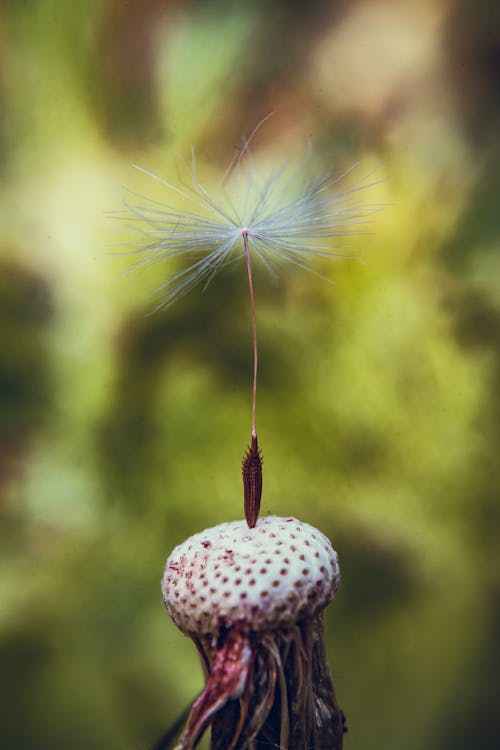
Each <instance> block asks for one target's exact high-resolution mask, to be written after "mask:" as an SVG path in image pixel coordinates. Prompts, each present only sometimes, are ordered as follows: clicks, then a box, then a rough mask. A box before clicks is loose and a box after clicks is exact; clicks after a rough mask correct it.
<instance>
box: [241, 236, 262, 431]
mask: <svg viewBox="0 0 500 750" xmlns="http://www.w3.org/2000/svg"><path fill="white" fill-rule="evenodd" d="M241 236H242V237H243V246H244V248H245V257H246V261H247V273H248V288H249V290H250V304H251V306H252V334H253V388H252V438H256V437H257V421H256V414H257V364H258V357H257V322H256V318H255V296H254V293H253V279H252V263H251V261H250V250H249V248H248V229H242V230H241Z"/></svg>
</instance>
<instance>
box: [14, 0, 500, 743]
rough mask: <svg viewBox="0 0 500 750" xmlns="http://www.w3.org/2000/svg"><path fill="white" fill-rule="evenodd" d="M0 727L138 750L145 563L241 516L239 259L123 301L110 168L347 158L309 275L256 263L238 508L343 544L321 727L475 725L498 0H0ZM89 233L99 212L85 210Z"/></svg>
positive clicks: (152, 642)
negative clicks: (360, 215) (339, 242)
mask: <svg viewBox="0 0 500 750" xmlns="http://www.w3.org/2000/svg"><path fill="white" fill-rule="evenodd" d="M1 14H2V19H1V25H0V66H1V70H0V108H1V122H0V158H1V164H2V182H1V186H0V191H1V195H0V218H1V222H0V233H1V239H0V247H1V256H0V344H1V346H0V352H1V354H0V443H1V447H0V499H1V502H0V513H1V531H0V561H1V569H0V679H1V682H2V688H1V695H0V705H1V706H2V710H3V712H4V718H3V719H2V722H1V725H0V746H1V748H2V750H4V749H5V750H11V749H12V750H14V749H15V750H28V749H29V750H31V749H35V748H36V749H37V750H59V749H61V750H62V749H63V748H64V749H65V750H67V748H72V750H79V749H80V748H81V749H82V750H83V749H85V750H89V749H90V748H91V749H92V750H101V748H102V750H115V749H116V750H119V749H123V750H128V749H129V748H134V749H136V750H147V748H148V747H149V746H150V745H151V744H152V743H153V742H154V741H155V740H156V739H157V738H158V736H159V735H161V734H162V732H163V731H164V730H165V729H166V728H167V727H168V726H169V724H170V723H171V722H172V721H173V720H174V719H175V718H176V717H177V715H178V714H179V713H180V711H181V710H182V709H183V708H184V707H185V706H186V705H187V704H188V703H189V701H190V700H191V699H192V698H193V697H194V695H195V694H196V692H197V691H199V690H200V688H201V685H202V677H201V670H200V668H199V664H198V660H197V656H196V654H195V649H194V647H193V646H192V644H191V643H190V641H189V640H188V639H186V638H184V637H183V636H182V635H181V634H180V633H179V632H177V631H176V629H175V627H174V626H173V625H172V624H171V623H170V621H169V618H168V616H167V615H166V613H165V612H164V609H163V605H162V601H161V596H160V591H159V580H160V576H161V572H162V566H163V564H164V560H165V558H166V556H167V555H168V553H169V552H170V550H171V549H172V548H173V546H174V545H175V544H177V543H178V542H180V541H181V540H182V539H184V538H185V537H186V536H188V535H189V534H192V533H194V532H196V531H199V530H200V529H202V528H204V527H206V526H209V525H214V524H216V523H219V522H222V521H225V520H230V519H234V518H238V517H241V515H242V488H241V478H240V470H239V465H240V461H241V457H242V454H243V450H244V448H245V446H246V444H247V442H248V437H249V418H250V380H251V342H250V323H249V310H248V299H247V292H246V286H245V271H244V267H243V266H241V267H240V266H235V267H234V269H232V270H231V269H230V270H228V271H227V272H225V273H222V274H220V275H219V277H218V278H217V279H216V280H215V281H214V282H213V284H212V285H211V286H210V287H209V288H208V290H207V291H206V292H205V293H202V291H201V289H200V290H196V291H195V292H192V293H191V294H190V295H189V296H188V297H186V298H184V299H183V300H181V301H180V302H179V303H178V304H176V305H175V306H174V307H171V308H170V309H168V310H167V311H164V312H162V313H159V314H156V315H154V316H151V315H147V313H148V311H149V310H150V309H151V308H150V305H151V303H150V300H149V296H148V295H149V291H150V290H151V288H152V287H153V286H154V285H155V284H156V283H158V282H160V281H161V270H159V271H158V272H156V273H153V275H152V276H151V275H150V276H149V277H144V278H143V277H133V278H131V277H127V278H125V276H124V273H123V272H124V270H125V269H126V266H127V261H126V259H123V258H120V257H119V258H116V257H112V256H110V255H109V254H107V252H106V247H107V246H108V245H109V244H110V243H116V242H117V243H120V242H121V241H122V236H121V233H122V228H121V227H120V224H119V223H116V222H115V223H114V224H112V223H111V221H110V220H108V219H107V218H106V212H107V211H110V210H113V209H116V208H119V207H120V203H121V200H122V197H121V195H120V188H119V186H120V185H122V184H124V185H127V186H128V187H130V188H132V189H134V190H138V191H140V192H143V193H146V194H151V195H153V196H154V197H156V198H160V199H161V198H162V197H163V198H164V199H168V198H169V197H170V196H168V197H167V196H166V195H165V194H162V193H161V190H159V188H158V186H157V185H154V184H152V181H150V180H148V178H147V177H145V176H144V175H141V174H139V173H137V172H135V171H134V170H132V169H131V168H130V166H129V165H130V163H131V162H137V163H139V164H141V165H143V166H144V167H146V168H149V169H153V170H154V171H156V172H158V173H160V174H162V175H163V176H164V177H166V178H167V179H172V175H173V179H174V180H175V169H176V168H175V158H176V157H177V156H178V155H186V154H189V150H190V147H191V144H194V145H195V147H196V151H197V154H198V156H199V159H200V160H202V161H203V162H204V163H205V164H206V165H207V169H208V170H209V171H210V172H211V174H212V175H213V176H214V178H215V180H219V181H220V180H221V179H222V177H223V175H224V173H225V171H226V169H227V166H228V164H229V162H230V160H231V158H232V157H233V155H234V153H235V148H237V146H238V144H239V143H240V136H241V135H243V134H245V133H249V132H250V131H251V129H252V128H253V127H254V125H255V124H256V123H257V122H258V121H259V119H260V118H261V117H262V116H263V115H264V114H265V113H266V112H268V111H270V110H273V111H274V112H275V115H274V117H273V118H272V119H271V120H269V121H268V122H267V123H266V124H265V126H264V127H263V128H262V130H261V131H260V133H259V137H258V139H257V140H256V143H255V147H254V150H255V152H256V155H258V156H259V158H260V159H261V161H264V162H266V160H268V161H269V163H270V164H271V162H273V160H274V158H275V155H276V154H277V155H279V156H280V157H282V156H283V154H285V155H286V154H291V155H296V154H300V153H301V152H302V153H303V151H304V149H305V147H306V143H307V140H308V139H309V138H312V142H313V146H314V154H315V159H316V162H317V164H318V166H319V167H320V168H321V169H328V168H330V167H331V166H335V167H339V168H345V167H347V166H349V165H350V164H351V163H353V162H354V161H356V160H359V161H360V162H361V167H360V169H361V172H360V174H365V173H367V172H370V171H371V170H372V169H376V174H377V177H381V178H383V180H384V182H383V183H382V184H381V185H378V186H376V187H373V188H372V189H371V190H370V191H368V192H369V194H367V195H366V196H365V199H366V200H369V201H371V202H374V203H383V204H385V208H384V209H383V210H382V211H381V212H379V213H378V214H377V215H376V216H374V217H373V221H372V222H371V226H370V233H369V234H368V235H365V236H364V237H362V238H359V239H357V240H356V241H355V242H354V245H353V243H350V245H351V246H353V247H354V248H355V249H356V248H357V249H359V250H360V251H361V254H360V258H361V259H360V260H347V261H339V262H337V263H334V264H331V265H330V266H328V267H326V266H324V265H323V266H322V265H321V264H320V267H321V270H323V271H328V273H331V275H332V277H333V278H334V279H335V285H334V286H332V285H329V284H326V283H325V282H323V281H322V280H320V279H317V278H315V277H313V276H310V275H308V274H305V273H302V272H299V273H296V272H290V273H289V272H284V273H283V274H282V277H281V279H280V282H279V283H278V284H277V285H273V284H272V283H271V281H270V280H269V278H268V277H267V276H266V275H265V274H259V273H257V278H256V287H257V299H258V318H259V332H260V342H261V380H260V403H259V408H260V417H259V420H260V430H259V432H260V438H261V442H262V446H263V449H264V453H265V476H264V481H265V490H264V499H263V512H264V513H270V512H272V513H275V514H280V515H296V516H298V517H300V518H302V519H303V520H305V521H307V522H310V523H312V524H315V525H317V526H318V527H319V528H320V529H322V530H323V531H324V532H325V533H326V534H328V535H329V537H330V538H331V539H332V540H333V543H334V546H335V547H336V549H337V550H338V551H339V554H340V556H341V565H342V572H343V583H342V587H341V589H340V591H339V593H338V595H337V598H336V600H335V602H334V603H333V605H332V606H331V607H330V609H329V610H328V613H327V618H326V627H327V639H328V651H329V657H330V662H331V665H332V668H333V671H334V674H335V680H336V684H337V690H338V694H339V697H340V701H341V704H342V706H343V708H344V710H345V712H346V714H347V717H348V724H349V726H350V733H349V735H348V737H347V739H346V748H348V749H349V750H361V749H363V750H368V749H369V750H417V749H418V750H424V749H425V750H461V749H462V748H463V750H465V749H467V750H471V749H472V750H475V749H476V748H478V750H487V749H489V748H491V749H493V748H498V747H500V725H499V720H498V707H499V701H500V699H499V695H498V674H499V670H500V644H499V639H498V633H499V631H500V564H499V555H498V532H499V527H500V524H499V520H500V519H499V515H500V511H499V495H500V492H499V489H500V481H499V463H500V460H499V457H500V346H499V345H500V295H499V292H500V256H499V231H498V230H499V225H500V218H499V201H498V195H499V190H500V176H499V175H500V141H499V138H498V133H499V128H500V37H499V33H498V29H499V28H500V6H499V4H498V2H496V0H491V2H488V1H487V0H482V2H481V0H480V1H479V2H476V3H470V2H468V0H407V1H405V0H401V1H400V2H391V1H390V0H375V1H373V2H370V1H368V0H364V1H363V0H359V1H357V2H354V1H353V2H347V1H344V2H335V1H333V0H330V1H329V2H327V1H326V0H324V1H323V2H321V1H317V2H308V3H305V2H296V1H295V0H292V1H289V2H285V0H276V1H275V2H265V1H264V0H260V1H259V0H248V1H247V2H234V1H233V2H229V0H226V2H223V1H222V0H221V1H220V2H216V1H214V0H210V1H206V2H185V1H183V0H172V1H171V2H169V1H168V0H144V2H138V1H137V2H132V1H129V2H124V0H101V1H99V0H82V2H78V3H77V2H70V0H66V2H64V0H25V1H22V2H21V0H4V2H3V4H2V11H1ZM110 225H111V226H110Z"/></svg>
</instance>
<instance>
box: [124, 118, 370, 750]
mask: <svg viewBox="0 0 500 750" xmlns="http://www.w3.org/2000/svg"><path fill="white" fill-rule="evenodd" d="M265 119H267V118H265ZM258 127H259V126H258ZM255 132H256V131H254V132H253V133H252V134H251V136H250V137H249V138H248V139H246V140H245V141H244V142H243V146H242V149H241V151H240V152H239V153H238V155H237V156H236V158H235V160H234V162H233V164H232V165H231V167H230V169H229V170H228V173H227V175H226V179H225V180H224V184H223V189H222V190H221V196H220V198H218V199H217V200H216V199H215V198H214V197H213V196H212V195H211V193H210V192H209V191H208V190H207V189H206V187H205V186H204V185H203V184H202V183H201V182H200V180H199V178H198V175H197V171H196V164H195V159H194V153H193V155H192V162H191V165H190V173H191V176H190V184H189V185H186V184H181V186H177V185H174V184H173V183H171V182H167V181H166V180H164V179H162V178H161V177H159V176H157V175H155V174H153V173H152V172H149V171H147V170H145V169H142V168H141V167H138V169H141V171H142V172H144V173H145V174H147V175H149V176H150V177H152V178H154V179H155V180H158V181H159V182H160V183H161V184H162V185H163V186H164V187H165V188H166V189H167V190H168V191H170V193H171V194H173V195H176V196H177V197H180V198H182V199H183V200H185V201H187V202H188V203H189V204H190V206H191V209H190V210H181V209H179V208H176V207H175V206H173V205H170V204H167V203H160V202H156V201H152V200H147V199H142V201H141V202H137V196H136V197H135V199H134V201H130V202H129V203H127V205H126V213H125V217H124V218H125V219H126V220H127V221H128V222H129V223H130V228H131V229H132V230H133V231H134V232H136V233H139V235H140V238H141V242H142V244H141V245H140V247H139V249H137V248H136V249H134V252H136V253H138V254H139V256H140V257H139V259H138V261H137V262H136V263H135V265H134V267H133V268H134V269H141V268H148V267H150V266H153V265H156V264H158V263H163V262H165V261H179V262H181V263H182V264H183V265H181V266H180V268H179V269H178V270H175V272H174V273H172V274H171V275H170V276H168V277H167V279H166V280H165V282H164V283H163V284H162V285H161V286H160V287H159V289H158V290H157V307H164V306H167V305H170V304H172V303H173V302H174V301H175V300H177V299H178V298H179V297H180V296H182V295H183V294H186V293H187V292H189V291H190V290H191V289H193V288H194V287H195V286H197V285H198V284H202V285H204V286H206V285H207V284H209V283H210V281H211V280H212V279H213V277H214V276H215V274H216V273H218V272H219V271H220V270H221V269H223V268H224V267H226V266H228V265H230V264H232V263H235V262H237V261H239V260H243V261H244V263H245V267H246V275H247V281H248V290H249V296H250V310H251V321H252V336H253V385H252V427H251V441H250V447H249V449H248V451H247V453H246V455H245V457H244V459H243V464H242V476H243V487H244V512H245V519H246V521H235V522H231V523H225V524H221V525H219V526H216V527H215V528H212V529H207V530H205V531H203V532H201V533H198V534H195V535H194V536H192V537H190V538H189V539H187V540H186V541H185V542H184V543H183V544H181V545H179V546H178V547H176V548H175V549H174V551H173V552H172V554H171V555H170V557H169V558H168V560H167V563H166V567H165V571H164V575H163V579H162V593H163V599H164V602H165V605H166V607H167V609H168V612H169V614H170V616H171V617H172V619H173V620H174V622H175V623H176V625H177V626H178V627H179V628H180V630H181V631H182V632H183V633H184V634H185V635H187V636H189V637H190V638H191V639H192V640H193V641H194V643H195V644H196V647H197V649H198V651H199V653H200V656H201V660H202V664H203V668H204V671H205V676H206V684H205V688H204V690H203V691H202V692H201V694H200V696H199V697H198V698H197V699H196V700H195V702H194V703H193V706H192V707H191V710H190V711H189V714H188V715H187V718H186V722H185V726H184V729H183V731H182V732H181V735H180V739H179V740H178V744H177V745H176V750H194V748H196V747H197V745H198V743H199V742H200V740H201V738H202V736H203V734H204V733H205V731H206V730H207V729H208V728H211V745H210V747H211V750H264V748H279V749H280V750H313V749H314V750H341V748H342V743H343V739H342V738H343V734H344V732H345V731H346V726H345V720H344V714H343V712H342V711H341V709H340V708H339V706H338V703H337V700H336V697H335V691H334V686H333V681H332V678H331V674H330V670H329V667H328V663H327V659H326V654H325V647H324V640H323V624H322V614H323V610H324V608H325V607H326V606H327V604H328V603H329V602H330V601H331V600H332V598H333V596H334V594H335V592H336V590H337V586H338V583H339V580H340V573H339V566H338V559H337V553H336V552H335V551H334V549H333V548H332V545H331V543H330V541H329V540H328V539H327V538H326V537H325V536H324V535H323V534H322V533H321V532H320V531H318V530H317V529H315V528H314V527H312V526H309V525H308V524H306V523H303V522H301V521H298V520H297V519H295V518H278V517H268V518H259V510H260V502H261V494H262V455H261V452H260V448H259V443H258V438H257V419H256V401H257V372H258V346H257V325H256V309H255V308H256V305H255V294H254V281H253V264H254V262H261V263H262V264H263V265H264V266H265V267H266V268H267V269H268V270H269V271H270V272H271V274H276V272H277V271H278V270H279V269H280V267H282V266H283V265H286V264H288V263H291V264H293V265H295V266H298V267H299V268H301V269H305V270H307V271H310V272H312V273H315V274H318V275H320V276H321V275H322V273H321V271H320V270H319V269H318V268H316V267H315V266H314V264H313V261H314V260H315V259H318V258H323V259H325V258H326V259H329V258H333V257H336V256H338V255H339V253H338V250H337V249H336V248H335V247H334V246H333V244H332V241H333V238H335V237H337V236H340V235H346V234H353V233H355V232H359V230H360V226H362V225H363V224H364V223H365V222H366V221H367V217H368V216H369V215H370V214H371V213H372V212H373V211H374V210H375V209H374V208H373V207H369V206H359V205H358V204H357V199H358V193H359V192H360V191H361V190H364V189H366V188H367V187H369V184H367V182H366V180H362V181H361V182H359V183H358V184H356V185H354V186H352V187H350V188H342V186H341V181H342V179H343V178H344V177H345V175H346V173H343V174H340V175H335V174H333V173H331V172H329V173H327V174H325V175H322V176H320V177H312V178H311V177H302V176H301V174H299V175H297V174H293V173H291V172H290V171H289V170H288V169H287V168H286V167H283V168H281V169H279V170H277V171H275V172H274V173H273V174H271V176H269V177H268V178H267V179H265V180H264V181H262V182H259V181H258V180H257V179H256V177H255V173H254V167H253V163H252V157H251V153H250V148H249V145H250V141H251V140H252V138H253V136H254V135H255ZM238 195H239V196H240V198H239V200H237V199H236V197H235V196H238ZM122 218H123V215H122ZM171 742H172V730H171V731H169V732H168V733H167V735H165V737H164V738H163V739H162V740H160V742H159V743H157V745H156V746H155V750H165V748H167V747H171Z"/></svg>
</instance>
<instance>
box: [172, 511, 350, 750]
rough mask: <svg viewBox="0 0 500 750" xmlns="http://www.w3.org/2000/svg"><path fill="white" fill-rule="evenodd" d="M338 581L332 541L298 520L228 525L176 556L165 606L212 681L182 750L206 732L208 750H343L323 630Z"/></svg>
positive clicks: (180, 549)
mask: <svg viewBox="0 0 500 750" xmlns="http://www.w3.org/2000/svg"><path fill="white" fill-rule="evenodd" d="M339 580H340V573H339V566H338V558H337V553H336V552H335V550H334V549H333V547H332V545H331V543H330V541H329V540H328V539H327V537H326V536H325V535H324V534H322V533H321V532H320V531H318V529H315V528H314V527H313V526H310V525H309V524H306V523H303V522H302V521H298V520H297V519H295V518H278V517H267V518H260V519H259V520H258V521H257V524H256V526H255V527H254V528H249V527H248V525H247V523H246V522H245V521H234V522H230V523H223V524H220V525H219V526H215V527H214V528H211V529H207V530H205V531H203V532H201V533H199V534H195V535H194V536H192V537H190V538H189V539H187V540H186V541H185V542H183V543H182V544H180V545H179V546H177V547H176V548H175V549H174V551H173V552H172V554H171V555H170V557H169V558H168V560H167V564H166V567H165V573H164V576H163V580H162V593H163V598H164V601H165V604H166V607H167V609H168V611H169V613H170V616H171V617H172V619H173V620H174V622H175V624H176V625H177V626H178V627H179V628H180V629H181V630H182V632H183V633H185V634H186V635H188V636H189V637H191V638H192V639H193V640H194V641H195V643H196V645H197V647H198V649H199V651H200V654H201V656H202V660H203V663H204V666H205V669H206V672H207V673H208V677H207V683H206V687H205V690H204V691H203V692H202V693H201V695H200V696H199V698H198V699H197V700H196V702H195V703H194V705H193V708H192V710H191V714H190V716H189V718H188V722H187V725H186V728H185V731H184V733H183V735H182V737H181V739H180V741H179V744H178V745H177V748H178V750H190V748H194V747H195V746H196V745H197V744H198V741H199V739H200V738H201V736H202V734H203V732H204V731H205V729H206V728H207V726H208V725H209V724H210V725H211V726H212V745H211V747H212V750H229V748H235V750H236V749H240V750H245V749H246V748H249V747H252V748H253V747H255V748H256V749H257V748H260V747H264V744H265V743H271V744H274V745H275V746H279V747H280V748H283V749H284V750H309V748H313V747H314V748H315V750H338V749H339V748H341V747H342V734H343V732H344V731H345V726H344V717H343V714H342V712H341V710H340V709H339V708H338V706H337V703H336V700H335V693H334V690H333V683H332V680H331V676H330V672H329V669H328V665H327V662H326V656H325V652H324V645H323V627H322V611H323V609H324V608H325V607H326V605H327V604H328V603H329V602H330V601H331V600H332V598H333V596H334V594H335V591H336V590H337V586H338V583H339ZM251 743H253V744H251ZM266 746H267V745H266Z"/></svg>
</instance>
